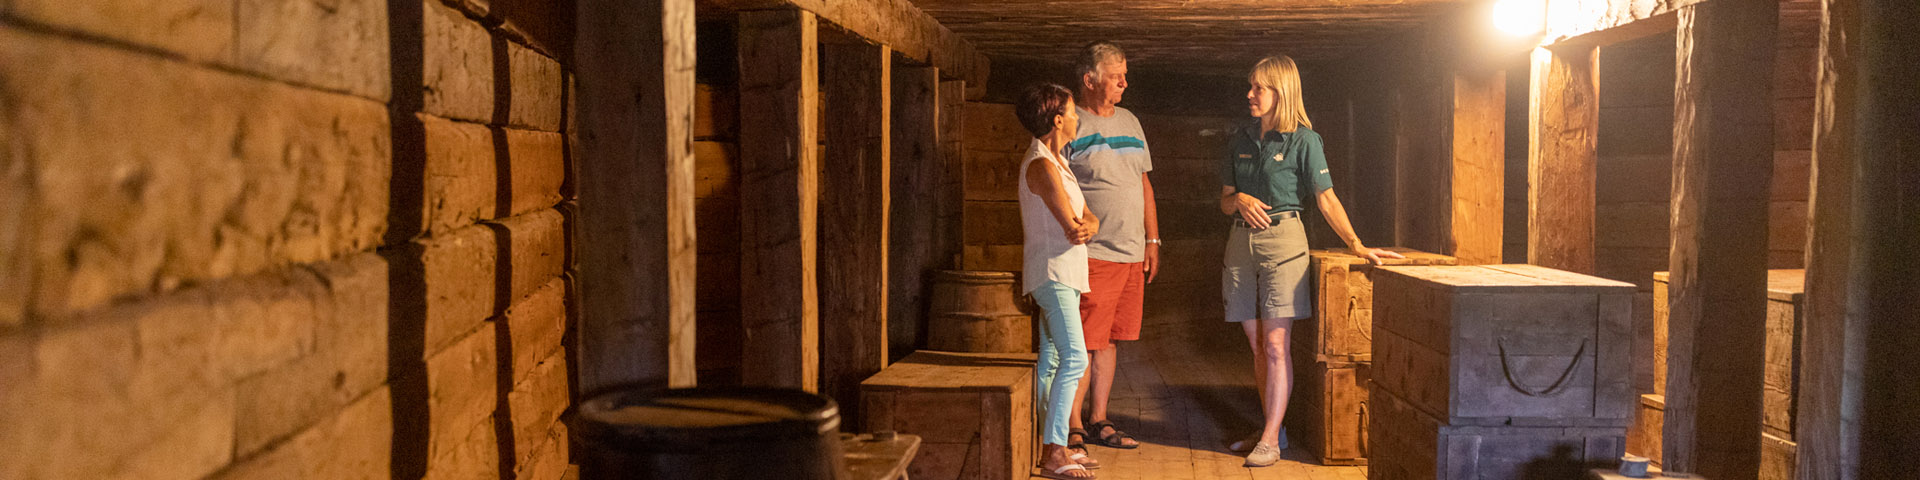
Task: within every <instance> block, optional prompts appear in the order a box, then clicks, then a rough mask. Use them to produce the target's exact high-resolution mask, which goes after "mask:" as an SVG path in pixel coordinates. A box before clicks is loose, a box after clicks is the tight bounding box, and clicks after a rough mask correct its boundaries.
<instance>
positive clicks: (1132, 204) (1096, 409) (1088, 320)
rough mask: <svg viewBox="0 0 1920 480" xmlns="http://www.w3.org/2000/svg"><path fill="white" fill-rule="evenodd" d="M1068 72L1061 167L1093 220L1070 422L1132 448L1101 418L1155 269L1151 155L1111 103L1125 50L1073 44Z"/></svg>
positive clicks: (1122, 86)
mask: <svg viewBox="0 0 1920 480" xmlns="http://www.w3.org/2000/svg"><path fill="white" fill-rule="evenodd" d="M1074 73H1075V74H1076V75H1077V76H1078V78H1076V79H1075V82H1074V85H1075V86H1076V87H1077V88H1076V90H1077V91H1076V92H1075V95H1074V96H1075V99H1074V103H1075V104H1076V106H1075V108H1076V109H1077V110H1078V112H1077V113H1079V115H1080V128H1079V131H1078V133H1077V134H1076V135H1075V136H1074V141H1073V142H1072V143H1070V144H1068V145H1067V151H1066V152H1065V153H1066V156H1067V164H1068V166H1069V167H1070V168H1072V169H1073V174H1074V176H1076V177H1078V178H1079V182H1080V191H1081V192H1082V193H1084V194H1085V196H1086V200H1087V208H1088V209H1090V210H1092V211H1093V214H1094V215H1096V216H1099V217H1100V219H1101V221H1100V231H1099V232H1098V233H1096V234H1094V236H1093V238H1092V239H1091V240H1089V241H1088V242H1087V256H1088V261H1087V280H1088V283H1089V284H1090V285H1089V286H1090V287H1092V291H1091V292H1088V293H1086V294H1084V295H1082V296H1081V297H1080V321H1081V325H1082V326H1083V327H1084V332H1085V334H1086V341H1087V350H1088V351H1089V352H1091V353H1092V357H1093V365H1092V368H1089V369H1088V372H1087V373H1088V374H1087V375H1086V376H1083V377H1081V379H1080V386H1079V389H1078V394H1076V395H1074V401H1073V411H1074V413H1075V414H1076V415H1074V416H1073V420H1072V425H1073V427H1074V429H1073V431H1074V432H1076V433H1078V434H1079V435H1080V437H1081V438H1083V439H1085V440H1086V441H1089V442H1092V443H1095V444H1097V445H1103V446H1107V447H1112V448H1135V447H1138V446H1140V442H1137V441H1135V440H1134V439H1133V437H1132V436H1130V435H1127V434H1126V433H1125V432H1121V431H1120V430H1119V429H1117V428H1114V426H1113V422H1111V421H1108V419H1107V399H1108V397H1109V396H1110V395H1111V393H1112V392H1113V379H1114V369H1115V367H1116V363H1118V359H1119V355H1118V353H1117V348H1118V346H1117V344H1116V343H1115V342H1119V341H1129V340H1139V339H1140V321H1141V316H1142V311H1143V308H1142V307H1143V306H1144V302H1145V299H1146V297H1145V293H1146V284H1147V283H1148V282H1151V281H1153V276H1154V275H1155V274H1157V273H1159V272H1160V268H1159V267H1160V265H1159V263H1160V235H1159V232H1160V229H1159V225H1158V223H1157V219H1156V218H1155V215H1154V201H1153V183H1152V182H1149V181H1148V179H1147V172H1149V171H1152V170H1153V158H1152V156H1151V155H1150V154H1149V153H1148V150H1147V141H1146V135H1145V134H1144V133H1143V132H1142V131H1141V130H1140V120H1139V119H1138V118H1134V116H1133V112H1129V111H1127V109H1125V108H1122V107H1120V106H1118V105H1116V104H1117V103H1120V97H1121V94H1122V93H1124V92H1125V91H1126V90H1127V56H1126V53H1125V52H1123V51H1121V50H1120V47H1119V46H1117V45H1114V44H1113V42H1107V41H1099V42H1093V43H1091V44H1088V45H1087V46H1086V47H1085V48H1083V49H1081V52H1080V56H1079V60H1078V61H1076V62H1075V69H1074ZM1088 393H1092V398H1091V400H1092V405H1091V407H1092V408H1091V409H1090V410H1091V411H1089V412H1088V414H1087V418H1086V420H1087V421H1088V423H1087V424H1086V425H1087V426H1088V427H1090V428H1089V429H1082V428H1081V425H1082V423H1081V418H1080V416H1079V415H1078V413H1079V412H1081V408H1082V405H1083V403H1084V402H1085V401H1086V400H1087V399H1088V395H1087V394H1088ZM1088 430H1091V431H1088ZM1089 433H1090V434H1091V435H1089ZM1070 441H1072V440H1071V439H1070Z"/></svg>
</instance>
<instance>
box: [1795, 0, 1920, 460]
mask: <svg viewBox="0 0 1920 480" xmlns="http://www.w3.org/2000/svg"><path fill="white" fill-rule="evenodd" d="M1823 3H1824V5H1823V9H1824V14H1823V15H1822V19H1823V23H1824V25H1823V27H1822V29H1821V39H1820V62H1819V65H1820V74H1819V83H1818V91H1817V93H1816V96H1817V98H1816V99H1815V104H1816V105H1817V107H1816V111H1815V113H1814V131H1813V142H1814V154H1813V155H1814V156H1813V182H1812V183H1813V186H1812V188H1813V191H1812V198H1811V207H1810V210H1811V211H1812V215H1811V218H1810V225H1809V232H1810V233H1809V243H1808V248H1807V280H1806V287H1807V305H1806V310H1805V319H1804V327H1803V328H1804V332H1803V333H1802V337H1801V346H1802V347H1801V348H1802V350H1801V364H1800V375H1801V376H1800V389H1799V391H1800V410H1799V413H1798V416H1797V424H1796V426H1795V435H1796V437H1797V440H1799V444H1800V450H1799V465H1798V474H1799V478H1802V479H1810V480H1811V479H1818V480H1843V479H1845V480H1851V479H1869V478H1903V477H1907V476H1911V475H1912V472H1911V469H1912V467H1911V466H1910V465H1911V464H1912V461H1913V459H1915V458H1920V410H1916V409H1915V408H1914V406H1913V403H1912V400H1913V395H1914V392H1920V376H1915V375H1914V374H1913V365H1914V360H1915V358H1916V357H1920V353H1916V352H1920V329H1916V328H1914V319H1915V318H1916V317H1917V316H1920V314H1916V313H1915V312H1920V282H1916V281H1915V280H1914V279H1913V275H1914V272H1916V271H1920V250H1917V249H1916V248H1915V247H1914V245H1913V242H1914V239H1916V238H1920V214H1916V213H1915V212H1920V109H1916V108H1915V107H1914V106H1915V105H1920V63H1916V62H1914V61H1913V59H1912V58H1911V55H1912V52H1915V51H1920V37H1916V36H1914V35H1913V34H1912V32H1911V29H1912V26H1913V25H1915V24H1917V23H1920V3H1915V2H1912V1H1911V0H1826V1H1825V2H1823Z"/></svg>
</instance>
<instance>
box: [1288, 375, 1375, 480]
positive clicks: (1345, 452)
mask: <svg viewBox="0 0 1920 480" xmlns="http://www.w3.org/2000/svg"><path fill="white" fill-rule="evenodd" d="M1302 356H1304V355H1300V354H1298V353H1296V354H1295V355H1294V357H1295V358H1296V361H1295V363H1294V365H1293V367H1294V377H1293V379H1294V384H1293V397H1292V399H1291V400H1290V401H1288V403H1287V417H1286V425H1287V440H1288V441H1289V442H1290V443H1291V444H1292V445H1296V446H1299V447H1301V448H1304V449H1306V451H1307V452H1308V453H1311V454H1313V456H1314V458H1318V459H1320V464H1321V465H1366V464H1367V414H1368V412H1367V383H1368V381H1369V378H1368V377H1369V375H1370V372H1369V370H1371V368H1370V366H1369V365H1368V364H1366V363H1334V362H1300V361H1299V360H1297V359H1298V358H1300V357H1302Z"/></svg>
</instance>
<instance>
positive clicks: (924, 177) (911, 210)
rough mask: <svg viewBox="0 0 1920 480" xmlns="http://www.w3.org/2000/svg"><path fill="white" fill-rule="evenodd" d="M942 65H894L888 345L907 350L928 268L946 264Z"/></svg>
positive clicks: (915, 335) (918, 320)
mask: <svg viewBox="0 0 1920 480" xmlns="http://www.w3.org/2000/svg"><path fill="white" fill-rule="evenodd" d="M940 93H941V92H940V71H939V69H937V68H935V67H930V66H929V67H921V66H909V67H901V68H898V69H895V70H894V71H893V98H892V102H893V125H890V126H889V128H891V129H892V132H893V158H892V164H893V166H894V167H896V168H894V169H893V179H892V183H893V185H892V190H893V192H895V193H898V194H899V197H900V200H901V201H899V202H896V203H895V204H894V205H893V212H892V214H891V216H892V218H891V219H890V220H889V221H888V229H889V230H890V231H889V236H890V237H891V238H889V239H888V243H887V248H888V250H887V255H888V257H889V258H888V259H887V263H888V265H887V277H888V279H889V280H888V282H887V289H888V293H887V304H888V305H887V328H888V337H889V338H888V339H887V348H888V351H889V352H894V353H895V354H897V353H898V352H905V351H911V350H913V349H914V348H915V347H916V346H917V345H918V340H919V338H920V333H921V332H922V331H923V328H924V325H925V323H926V313H927V303H926V298H925V295H926V293H927V284H926V281H927V278H928V273H929V272H931V271H933V270H935V269H938V268H943V267H945V265H944V259H942V258H940V257H939V256H937V254H936V251H935V248H934V244H935V242H936V240H935V238H936V237H934V230H935V228H936V226H937V225H938V224H939V222H940V220H941V218H940V213H941V212H940V210H939V209H940V207H941V204H940V200H941V199H940V195H941V186H942V185H943V183H944V182H946V181H947V180H946V179H945V178H944V177H945V176H946V173H947V172H946V171H945V170H944V168H945V165H943V163H942V162H944V159H943V158H942V157H941V151H940V140H941V138H940V130H939V123H940V115H941V114H942V112H941V111H940Z"/></svg>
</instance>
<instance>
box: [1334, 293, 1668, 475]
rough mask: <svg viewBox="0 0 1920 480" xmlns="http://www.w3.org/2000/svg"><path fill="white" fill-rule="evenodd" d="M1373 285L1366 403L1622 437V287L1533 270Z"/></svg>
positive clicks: (1626, 301) (1625, 393)
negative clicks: (1391, 401)
mask: <svg viewBox="0 0 1920 480" xmlns="http://www.w3.org/2000/svg"><path fill="white" fill-rule="evenodd" d="M1373 280H1374V282H1375V284H1376V286H1377V287H1378V288H1376V289H1375V290H1374V291H1375V301H1374V308H1375V309H1376V314H1377V315H1376V316H1375V318H1374V365H1373V379H1374V386H1375V387H1374V391H1373V394H1374V395H1376V396H1377V395H1379V394H1380V391H1381V390H1388V391H1391V392H1392V393H1393V394H1394V395H1397V396H1399V397H1400V398H1403V399H1406V400H1407V401H1408V402H1410V403H1412V404H1413V405H1414V406H1415V407H1416V408H1418V409H1420V410H1422V411H1424V412H1427V414H1428V415H1432V416H1433V417H1435V418H1438V419H1440V420H1441V421H1442V422H1444V423H1445V424H1446V425H1451V426H1468V425H1488V426H1492V425H1518V426H1559V427H1620V428H1622V429H1623V430H1622V434H1623V435H1624V433H1625V432H1624V428H1625V427H1626V426H1627V424H1628V423H1629V422H1630V421H1632V419H1633V410H1634V403H1635V400H1636V398H1635V395H1634V392H1633V384H1632V369H1631V368H1630V366H1629V362H1628V360H1629V359H1628V356H1627V354H1628V349H1629V347H1630V344H1631V341H1632V338H1631V337H1632V333H1631V332H1630V331H1629V330H1630V328H1631V322H1632V320H1631V319H1632V309H1633V293H1634V287H1633V284H1630V283H1624V282H1616V281H1612V280H1606V279H1602V278H1597V277H1592V276H1587V275H1580V274H1575V273H1570V272H1564V271H1559V270H1554V269H1550V268H1545V267H1539V266H1533V265H1483V266H1420V267H1380V268H1379V269H1378V271H1377V272H1376V273H1375V275H1374V279H1373ZM1372 438H1374V439H1376V440H1378V439H1379V437H1378V436H1374V437H1372ZM1373 450H1374V451H1375V452H1380V453H1377V454H1375V455H1373V457H1375V458H1378V457H1380V456H1382V455H1387V453H1386V452H1387V451H1386V450H1382V449H1380V448H1378V447H1377V446H1376V447H1375V448H1374V449H1373Z"/></svg>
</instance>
